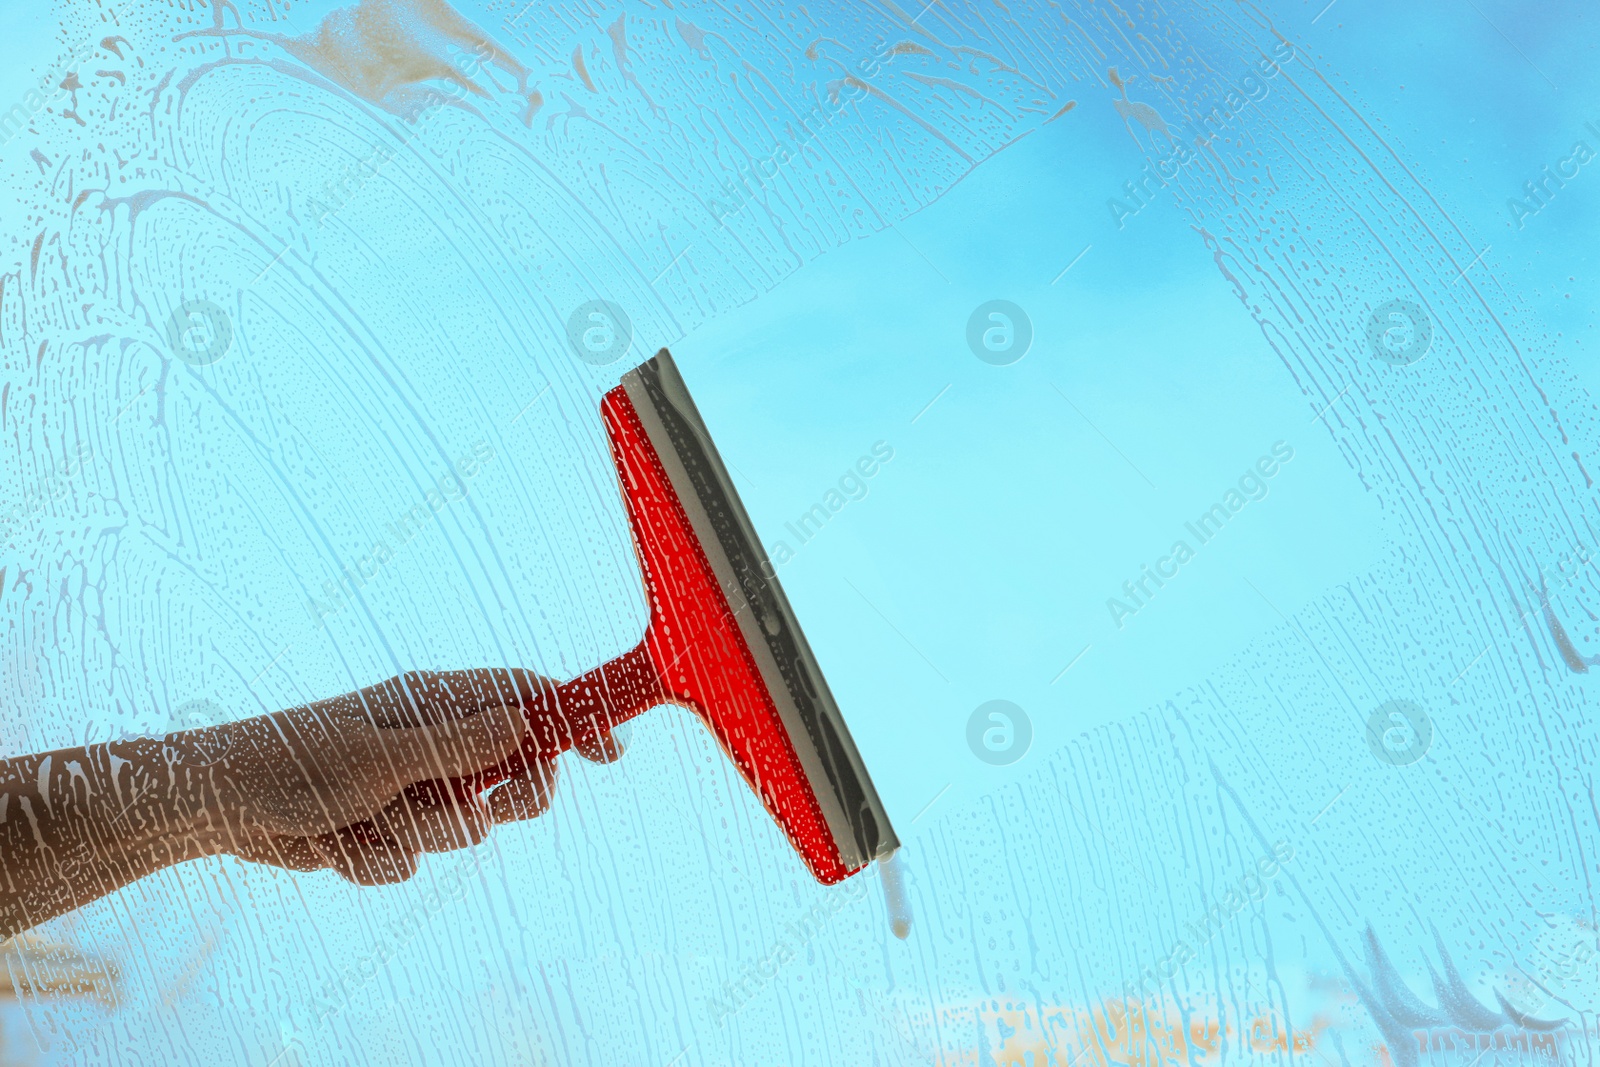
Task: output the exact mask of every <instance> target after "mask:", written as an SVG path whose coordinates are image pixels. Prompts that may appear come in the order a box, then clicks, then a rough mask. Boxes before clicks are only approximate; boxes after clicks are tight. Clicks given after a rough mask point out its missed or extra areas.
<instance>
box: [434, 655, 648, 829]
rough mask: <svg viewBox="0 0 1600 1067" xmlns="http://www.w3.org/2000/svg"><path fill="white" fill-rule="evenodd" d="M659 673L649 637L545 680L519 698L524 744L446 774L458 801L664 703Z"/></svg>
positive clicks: (526, 771) (514, 776) (539, 764)
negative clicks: (500, 759) (474, 769)
mask: <svg viewBox="0 0 1600 1067" xmlns="http://www.w3.org/2000/svg"><path fill="white" fill-rule="evenodd" d="M664 700H665V695H664V693H663V691H662V686H661V680H660V677H659V676H658V675H657V673H656V669H655V666H654V664H653V663H652V662H651V659H650V652H649V649H648V648H647V642H644V641H641V642H640V643H639V645H638V646H637V647H635V648H634V649H632V650H631V651H629V652H625V653H623V654H622V655H620V656H618V657H617V658H616V659H614V660H611V661H610V662H608V663H604V664H601V665H600V666H599V667H596V668H595V669H594V670H592V671H590V672H588V673H587V674H583V675H579V676H578V677H577V678H574V679H573V680H572V681H570V682H566V683H564V684H562V685H555V684H553V683H546V684H545V685H543V686H541V687H539V688H538V689H537V690H535V691H534V692H533V693H532V694H531V698H530V696H528V695H524V696H523V698H522V703H521V709H520V710H521V711H522V716H523V719H524V720H525V721H526V723H527V733H526V734H524V735H523V738H522V748H521V750H520V751H518V752H517V753H516V754H514V755H513V756H511V758H509V759H507V760H506V761H505V762H504V763H501V764H498V765H497V766H494V767H490V768H488V769H486V770H483V771H480V772H478V773H477V774H474V775H471V776H469V777H466V778H452V779H450V786H451V788H452V790H453V791H454V793H455V795H456V798H457V799H458V800H462V801H465V800H466V799H467V798H468V797H473V796H476V795H477V794H478V793H480V792H482V791H483V790H485V789H488V788H489V787H490V786H494V785H498V784H499V783H501V782H505V781H510V780H511V779H513V778H517V777H520V776H522V775H524V774H527V773H528V769H529V768H530V767H535V768H536V767H539V766H541V765H542V764H544V763H547V762H549V761H550V760H553V759H555V758H556V756H558V755H560V754H561V753H562V752H565V751H566V750H567V749H569V748H572V747H573V746H574V745H577V744H578V743H579V742H585V741H593V740H597V739H598V738H600V737H601V736H603V735H604V734H606V733H608V732H610V731H611V730H612V729H614V728H615V727H617V726H619V725H621V724H622V723H624V722H626V721H628V720H629V719H631V718H633V717H634V716H635V715H639V714H641V713H643V712H645V711H648V710H650V709H651V708H653V707H655V706H656V705H657V704H660V703H663V702H664Z"/></svg>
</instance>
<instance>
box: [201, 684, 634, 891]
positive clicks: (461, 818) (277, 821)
mask: <svg viewBox="0 0 1600 1067" xmlns="http://www.w3.org/2000/svg"><path fill="white" fill-rule="evenodd" d="M553 685H554V683H553V682H551V681H549V680H548V679H545V678H542V677H540V676H538V675H536V674H533V673H531V672H528V671H521V670H498V671H496V670H476V671H447V672H413V673H409V674H405V675H401V676H399V677H396V678H392V679H389V680H388V681H386V682H382V683H380V684H378V685H373V686H368V687H366V688H365V689H361V690H358V691H356V692H354V693H349V694H346V695H344V696H340V697H334V698H331V699H328V700H321V701H317V702H315V703H313V704H310V705H308V706H305V707H300V708H291V709H288V710H285V711H279V712H273V713H271V714H268V715H262V716H258V717H256V718H253V719H247V720H244V721H242V722H235V723H229V724H226V725H224V726H218V727H210V728H206V729H202V730H191V731H184V732H182V733H180V734H175V735H172V736H171V738H170V739H169V740H170V741H172V742H173V743H174V744H175V745H177V746H178V747H179V749H180V751H187V752H191V753H194V754H195V761H196V762H197V763H200V764H203V765H204V767H205V771H206V774H207V775H208V776H209V781H210V783H211V789H212V790H213V793H212V796H211V798H210V803H208V804H206V805H205V806H204V807H203V808H202V810H200V811H198V812H196V813H195V817H194V818H193V819H192V822H193V823H194V831H193V832H194V835H195V840H196V842H197V844H198V846H199V849H200V851H202V852H205V853H211V852H228V853H231V854H233V855H236V856H238V857H240V858H242V859H247V860H252V861H254V862H257V863H266V864H272V865H274V866H279V867H286V868H288V869H291V870H299V871H311V870H321V869H324V868H331V869H333V870H335V871H337V872H339V873H340V874H341V875H343V876H344V877H345V878H347V879H349V880H350V881H352V882H356V883H358V884H361V885H380V884H386V883H392V882H398V881H404V880H405V879H407V878H409V877H410V876H411V875H412V874H413V873H415V871H416V869H417V857H418V856H419V855H420V854H421V853H424V852H444V851H448V850H451V849H457V848H465V847H467V846H470V845H475V844H477V843H478V842H479V841H482V840H483V838H484V837H485V836H486V835H487V833H488V831H489V829H490V827H491V826H492V825H494V824H496V823H504V822H512V821H515V820H518V819H528V818H533V817H535V816H537V815H540V814H542V813H543V812H544V811H545V810H546V809H548V807H549V805H550V798H551V795H552V793H553V791H554V788H555V779H556V762H555V759H554V758H553V757H552V758H551V759H549V760H546V761H541V762H540V763H539V764H537V765H535V766H530V767H527V768H526V769H525V770H524V771H523V772H522V773H520V774H518V775H517V776H516V777H513V778H511V779H510V780H509V781H506V782H503V783H501V784H499V785H498V786H497V787H495V788H493V789H491V790H490V791H489V792H487V793H486V794H485V795H482V796H478V795H468V794H465V793H464V791H462V790H458V789H456V788H454V787H453V786H452V785H451V784H450V783H449V782H448V781H447V780H448V779H451V778H465V777H469V776H471V775H473V774H476V773H479V772H481V771H484V770H487V769H489V768H492V767H495V766H497V765H500V764H502V763H504V762H505V761H507V760H508V759H509V758H510V757H512V755H513V754H514V753H515V752H516V751H517V749H518V743H519V741H520V740H521V738H522V736H523V733H524V731H525V720H524V717H523V716H524V710H523V709H527V710H528V712H531V711H532V709H533V708H536V707H538V706H539V694H540V692H541V691H543V690H547V689H549V688H551V687H553ZM579 751H580V754H581V755H584V756H585V757H587V758H589V759H593V760H599V761H603V762H609V761H610V760H613V759H616V758H617V757H618V756H620V755H621V746H620V744H619V743H618V742H617V741H616V740H615V739H614V738H612V737H611V735H609V734H606V735H604V736H603V737H602V738H601V739H600V740H598V741H596V742H594V743H592V744H585V745H581V746H579Z"/></svg>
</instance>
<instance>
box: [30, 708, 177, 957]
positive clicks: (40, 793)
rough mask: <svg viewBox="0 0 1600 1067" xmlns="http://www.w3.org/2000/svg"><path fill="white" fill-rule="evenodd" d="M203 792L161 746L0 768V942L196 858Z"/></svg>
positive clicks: (55, 755)
mask: <svg viewBox="0 0 1600 1067" xmlns="http://www.w3.org/2000/svg"><path fill="white" fill-rule="evenodd" d="M206 792H207V790H206V783H205V780H204V776H203V775H201V774H197V773H196V769H195V768H194V767H193V766H192V765H191V763H190V761H188V760H186V759H185V751H184V749H183V747H182V746H181V745H177V744H173V743H170V742H167V741H159V740H153V739H150V740H144V739H141V740H134V741H118V742H111V743H108V744H101V745H88V746H85V747H83V748H69V749H58V750H56V751H54V752H45V753H40V754H37V755H31V756H20V757H17V758H15V759H9V760H0V867H3V873H0V938H4V937H10V936H11V935H13V934H16V933H18V932H20V931H22V930H26V929H28V928H29V927H32V926H35V925H37V924H39V923H41V922H44V921H45V920H47V919H51V918H54V917H55V916H57V915H61V914H63V913H65V912H68V911H71V910H73V909H74V908H80V907H83V906H84V905H85V904H88V903H90V902H91V901H94V900H97V899H99V898H100V897H103V896H105V895H106V894H108V893H112V892H114V891H116V890H118V889H120V888H122V887H123V886H125V885H128V884H129V883H131V882H134V881H137V880H138V879H140V878H143V877H144V876H145V875H147V874H152V873H154V872H155V871H158V870H161V869H162V868H163V867H167V866H170V865H171V864H173V863H178V862H181V861H183V860H186V859H191V858H193V857H195V856H197V855H201V854H202V853H203V851H205V850H204V848H203V846H202V842H201V840H200V839H199V837H198V836H197V835H196V833H195V828H196V826H198V825H201V824H203V823H204V821H205V820H204V819H203V818H201V819H197V818H196V815H197V814H199V813H201V812H202V811H203V810H204V808H205V804H204V800H205V797H206Z"/></svg>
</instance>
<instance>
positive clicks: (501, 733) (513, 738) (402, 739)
mask: <svg viewBox="0 0 1600 1067" xmlns="http://www.w3.org/2000/svg"><path fill="white" fill-rule="evenodd" d="M526 729H527V724H526V722H525V721H524V720H523V718H522V712H520V711H519V710H517V709H516V708H514V707H495V708H483V709H482V710H478V711H473V712H469V713H468V714H466V715H463V716H461V717H460V718H458V719H449V720H446V721H445V722H441V723H434V724H431V725H428V726H411V727H405V728H402V729H394V730H380V731H379V734H380V736H381V737H382V738H383V743H384V747H385V748H386V749H387V754H388V756H389V758H390V760H391V765H392V766H393V768H394V771H395V775H396V777H397V778H399V780H400V784H401V785H406V784H409V783H411V782H420V781H424V780H426V779H430V778H463V777H466V776H467V775H470V774H473V773H474V772H476V771H481V770H483V769H484V768H486V767H493V766H494V765H495V764H497V763H501V762H503V761H504V760H505V759H506V758H508V757H509V756H510V755H511V754H512V753H513V752H515V751H516V750H517V746H518V744H519V743H520V742H521V741H522V735H523V733H524V732H525V731H526Z"/></svg>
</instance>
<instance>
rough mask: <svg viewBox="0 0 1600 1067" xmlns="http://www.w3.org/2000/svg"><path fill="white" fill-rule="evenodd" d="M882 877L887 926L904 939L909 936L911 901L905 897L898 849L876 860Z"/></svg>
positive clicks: (904, 881)
mask: <svg viewBox="0 0 1600 1067" xmlns="http://www.w3.org/2000/svg"><path fill="white" fill-rule="evenodd" d="M878 874H879V875H881V876H882V877H883V899H884V903H885V904H886V905H887V906H888V908H889V928H890V929H891V930H893V931H894V936H896V937H898V938H899V939H900V940H902V941H904V940H905V939H906V938H908V937H910V936H911V902H910V901H909V900H907V899H906V876H905V872H904V871H902V870H901V869H900V849H895V850H894V851H893V852H891V853H889V854H888V855H886V856H884V857H882V858H880V859H879V860H878Z"/></svg>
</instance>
